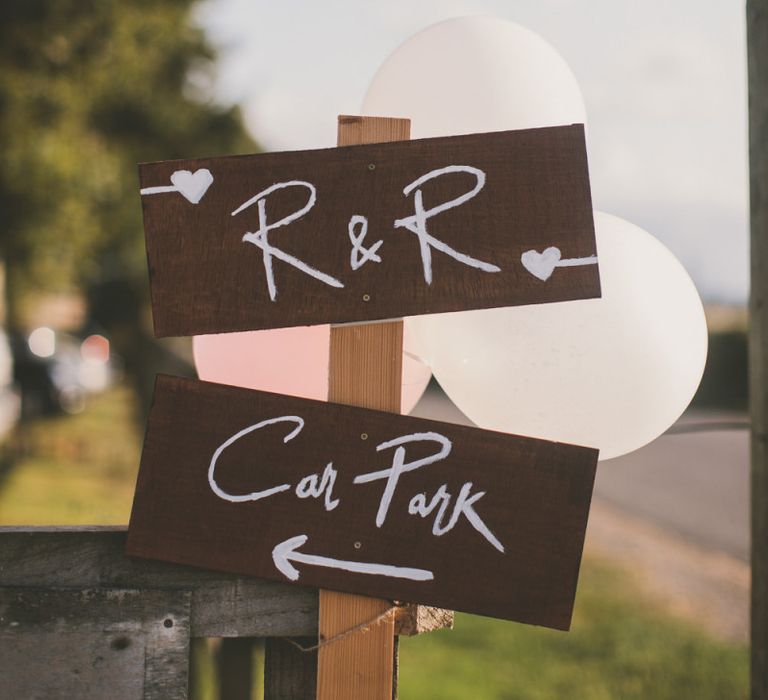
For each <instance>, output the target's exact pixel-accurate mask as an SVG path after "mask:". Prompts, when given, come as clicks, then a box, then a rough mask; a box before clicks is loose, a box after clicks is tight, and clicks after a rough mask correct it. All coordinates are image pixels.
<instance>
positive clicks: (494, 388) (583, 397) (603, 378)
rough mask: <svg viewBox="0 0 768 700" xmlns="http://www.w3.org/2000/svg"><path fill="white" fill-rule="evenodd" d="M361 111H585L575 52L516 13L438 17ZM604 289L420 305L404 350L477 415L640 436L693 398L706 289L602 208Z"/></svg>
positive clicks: (490, 119)
mask: <svg viewBox="0 0 768 700" xmlns="http://www.w3.org/2000/svg"><path fill="white" fill-rule="evenodd" d="M363 112H364V114H370V115H386V116H407V117H410V118H411V135H412V137H413V138H425V137H431V136H448V135H452V134H465V133H474V132H486V131H495V130H506V129H526V128H534V127H544V126H556V125H560V124H571V123H585V122H586V118H585V112H586V110H585V107H584V101H583V99H582V96H581V91H580V90H579V86H578V84H577V82H576V79H575V77H574V75H573V73H572V72H571V70H570V68H569V67H568V65H567V64H566V63H565V61H564V60H563V59H562V58H561V57H560V55H559V54H558V53H557V52H556V51H555V50H554V49H553V48H552V47H551V46H550V45H549V44H548V43H547V42H546V41H544V40H543V39H542V38H541V37H539V36H538V35H537V34H534V33H533V32H531V31H529V30H528V29H525V28H524V27H521V26H519V25H516V24H513V23H511V22H507V21H503V20H499V19H495V18H491V17H467V18H460V19H455V20H449V21H446V22H443V23H441V24H437V25H434V26H432V27H429V28H428V29H426V30H424V31H422V32H421V33H419V34H417V35H416V36H414V37H412V38H411V39H409V40H408V41H406V42H405V43H404V44H403V45H401V46H400V47H399V48H398V49H397V50H396V51H395V52H394V53H393V54H392V55H391V56H390V57H389V58H388V59H387V60H386V61H385V62H384V64H383V65H382V67H381V68H380V69H379V71H378V73H377V74H376V76H375V77H374V79H373V81H372V83H371V86H370V88H369V91H368V95H367V96H366V98H365V103H364V107H363ZM595 229H596V239H597V254H598V260H599V263H600V281H601V286H602V297H601V298H600V299H590V300H585V301H573V302H565V303H555V304H543V305H536V306H527V307H511V308H501V309H490V310H483V311H466V312H460V313H452V314H439V315H432V316H419V317H414V318H409V319H407V321H406V329H407V331H408V333H407V337H408V338H409V339H410V340H409V342H408V344H407V347H406V350H407V351H409V352H410V353H411V354H413V355H415V356H417V357H419V358H421V359H422V360H424V361H425V362H426V363H427V364H428V365H429V366H430V367H431V368H432V372H433V373H434V375H435V377H436V379H437V380H438V381H439V382H440V385H441V386H442V387H443V389H444V390H445V392H446V393H447V394H448V396H449V397H450V398H451V400H452V401H453V402H454V403H455V404H456V405H457V406H458V407H459V408H460V409H461V410H462V411H463V412H464V413H465V414H466V415H467V417H468V418H470V419H471V420H472V421H473V422H475V423H476V424H478V425H480V426H482V427H484V428H488V429H493V430H501V431H504V432H509V433H518V434H523V435H529V436H532V437H540V438H545V439H550V440H556V441H561V442H572V443H576V444H580V445H589V446H593V447H598V448H599V449H600V458H601V459H610V458H611V457H617V456H619V455H622V454H626V453H627V452H630V451H632V450H635V449H637V448H639V447H642V446H643V445H645V444H646V443H648V442H650V441H651V440H653V439H654V438H656V437H657V436H658V435H660V434H661V433H662V432H664V431H665V430H666V429H667V428H668V427H669V426H670V425H671V424H672V423H674V422H675V421H676V420H677V418H679V416H680V414H681V413H682V412H683V411H684V410H685V408H686V407H687V406H688V404H689V403H690V401H691V399H692V398H693V395H694V393H695V391H696V388H697V387H698V385H699V382H700V380H701V376H702V372H703V370H704V362H705V360H706V354H707V328H706V321H705V318H704V310H703V308H702V304H701V300H700V299H699V296H698V294H697V292H696V288H695V287H694V285H693V282H692V281H691V279H690V277H689V276H688V274H687V273H686V271H685V269H684V268H683V267H682V265H681V264H680V263H679V262H678V261H677V260H676V259H675V257H674V256H673V255H672V253H670V252H669V250H667V249H666V248H665V247H664V246H663V245H662V244H661V243H660V242H659V241H658V240H656V239H655V238H654V237H653V236H651V235H650V234H648V233H646V232H645V231H643V230H641V229H640V228H638V227H637V226H634V225H633V224H631V223H629V222H627V221H624V220H622V219H620V218H618V217H615V216H611V215H608V214H604V213H600V212H595Z"/></svg>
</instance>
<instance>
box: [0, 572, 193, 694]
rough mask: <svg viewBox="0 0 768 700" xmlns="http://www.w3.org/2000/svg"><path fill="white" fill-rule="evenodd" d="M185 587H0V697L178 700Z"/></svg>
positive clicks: (185, 640) (185, 643) (183, 669)
mask: <svg viewBox="0 0 768 700" xmlns="http://www.w3.org/2000/svg"><path fill="white" fill-rule="evenodd" d="M189 608H190V595H189V593H187V592H184V591H153V590H146V589H145V590H142V591H138V590H120V589H113V590H99V589H96V590H82V591H73V590H64V589H59V590H56V589H48V590H39V589H37V590H36V589H30V588H10V587H3V588H0V697H2V698H9V699H10V698H24V699H25V700H35V699H37V698H39V699H41V700H43V699H45V700H58V699H61V700H70V699H71V698H78V700H103V698H110V700H184V699H185V698H186V697H187V672H188V658H189Z"/></svg>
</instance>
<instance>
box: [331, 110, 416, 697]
mask: <svg viewBox="0 0 768 700" xmlns="http://www.w3.org/2000/svg"><path fill="white" fill-rule="evenodd" d="M408 138H410V121H409V120H408V119H387V118H383V117H347V116H341V117H339V134H338V145H339V146H351V145H355V144H361V143H377V142H383V141H403V140H406V139H408ZM402 355H403V323H402V321H392V322H387V323H370V324H365V325H351V326H339V327H334V328H331V351H330V367H329V377H328V400H329V401H334V402H336V403H344V404H349V405H353V406H362V407H364V408H376V409H379V410H384V411H392V412H393V413H399V412H400V391H401V383H402ZM390 606H391V602H390V601H387V600H378V599H375V598H367V597H364V596H357V595H350V594H348V593H337V592H335V591H325V590H321V591H320V619H319V625H318V629H319V633H320V640H321V641H322V640H325V639H331V638H332V637H334V636H336V635H338V634H341V633H342V632H344V631H346V630H349V629H352V628H353V627H355V626H356V625H360V624H362V623H364V622H366V621H368V620H372V619H374V618H375V617H376V616H377V615H379V614H381V613H382V612H384V611H386V610H387V609H388V608H389V607H390ZM394 635H395V626H394V615H392V616H390V617H389V618H385V619H384V620H382V621H380V622H379V623H378V624H376V625H374V626H372V627H371V628H370V629H368V630H366V631H361V632H357V633H355V634H352V635H350V636H349V637H347V638H345V639H342V640H339V641H337V642H334V643H333V644H329V645H328V646H325V647H321V648H320V653H319V660H318V675H317V698H318V700H359V699H360V698H365V699H366V700H391V698H392V684H393V675H394V653H395V651H394V639H395V636H394Z"/></svg>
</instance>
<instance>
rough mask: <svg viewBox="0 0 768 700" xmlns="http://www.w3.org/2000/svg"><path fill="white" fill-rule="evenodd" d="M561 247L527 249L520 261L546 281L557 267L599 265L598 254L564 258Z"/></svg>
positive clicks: (532, 272)
mask: <svg viewBox="0 0 768 700" xmlns="http://www.w3.org/2000/svg"><path fill="white" fill-rule="evenodd" d="M561 256H562V253H561V252H560V248H556V247H555V246H550V247H549V248H546V249H545V250H544V251H543V252H541V253H539V252H538V251H537V250H526V251H525V252H524V253H523V254H522V255H521V256H520V262H521V263H522V264H523V267H524V268H525V269H526V270H528V272H530V273H531V274H532V275H533V276H534V277H537V278H538V279H540V280H541V281H542V282H546V281H547V280H548V279H549V278H550V277H551V276H552V273H553V272H554V271H555V268H556V267H581V266H582V265H597V255H589V256H587V257H584V258H562V257H561Z"/></svg>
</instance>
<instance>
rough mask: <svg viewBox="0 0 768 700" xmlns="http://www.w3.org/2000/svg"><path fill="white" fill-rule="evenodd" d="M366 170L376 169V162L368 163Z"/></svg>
mask: <svg viewBox="0 0 768 700" xmlns="http://www.w3.org/2000/svg"><path fill="white" fill-rule="evenodd" d="M368 170H376V163H368Z"/></svg>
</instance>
